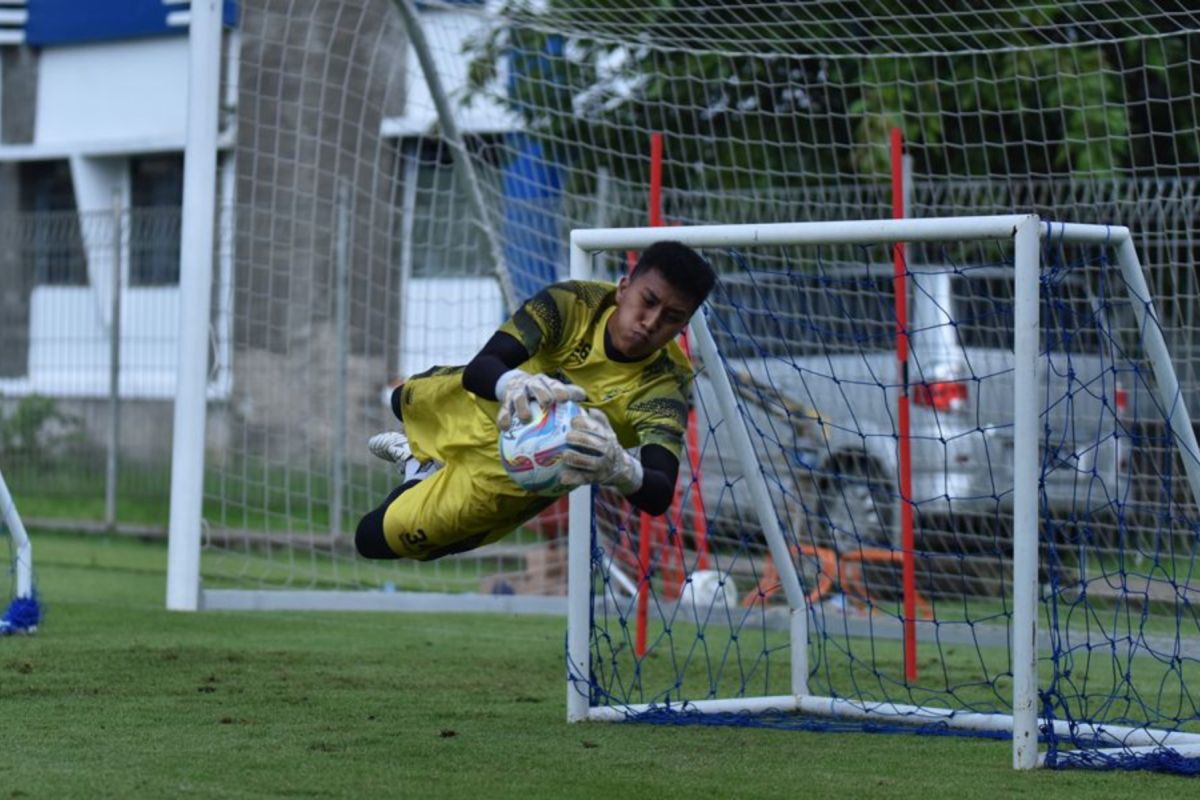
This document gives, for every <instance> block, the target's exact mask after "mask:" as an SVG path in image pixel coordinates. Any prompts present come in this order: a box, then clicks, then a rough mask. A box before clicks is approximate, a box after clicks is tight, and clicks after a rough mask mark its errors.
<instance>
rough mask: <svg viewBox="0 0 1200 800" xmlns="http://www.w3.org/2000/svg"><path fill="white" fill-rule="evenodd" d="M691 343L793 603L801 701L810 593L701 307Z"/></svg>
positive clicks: (795, 683) (795, 684) (796, 690)
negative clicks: (700, 363) (714, 395)
mask: <svg viewBox="0 0 1200 800" xmlns="http://www.w3.org/2000/svg"><path fill="white" fill-rule="evenodd" d="M689 328H690V331H691V334H690V339H691V341H693V342H695V343H696V349H697V350H698V351H699V352H700V360H701V362H703V364H704V374H705V375H707V376H708V379H709V380H711V381H712V386H713V392H714V393H715V394H716V396H717V406H718V408H720V410H721V417H722V419H723V420H724V424H725V425H728V426H730V430H731V432H732V436H733V445H734V451H735V455H736V456H737V462H738V464H739V466H741V468H742V475H743V476H744V477H745V481H746V487H747V488H748V489H749V490H750V497H751V498H753V500H754V508H755V510H756V511H757V512H758V521H759V524H761V525H762V532H763V537H764V538H766V540H767V547H768V549H769V550H770V552H771V558H773V559H774V560H775V566H776V569H777V570H778V572H779V582H780V584H782V586H783V593H784V596H785V597H787V601H788V612H789V614H790V615H791V616H790V619H789V629H790V631H791V655H792V674H791V682H792V694H793V695H795V696H796V697H801V696H803V695H806V694H808V616H807V614H808V601H807V599H806V598H805V595H804V589H803V588H802V587H801V586H800V578H799V576H798V575H797V574H796V570H795V567H794V565H795V563H796V562H795V561H794V560H793V559H792V552H791V550H790V549H789V548H788V543H787V539H786V538H784V535H783V529H782V528H781V527H780V525H779V515H778V514H777V513H776V512H775V502H774V501H773V500H772V499H771V490H770V489H769V488H768V487H767V481H766V479H765V478H764V477H763V473H762V467H761V465H760V463H759V457H758V454H757V453H755V452H754V444H753V442H752V440H751V438H750V428H749V426H747V424H746V418H745V417H744V416H742V414H741V412H740V410H739V409H738V405H737V395H736V394H735V392H734V390H733V382H732V381H730V379H729V373H728V372H726V370H725V362H724V361H722V360H721V354H720V352H719V351H718V350H717V342H716V340H715V339H713V335H712V330H710V329H709V326H708V318H707V317H706V316H705V309H704V308H701V309H700V310H699V311H697V312H696V313H695V314H693V315H692V321H691V323H690V325H689Z"/></svg>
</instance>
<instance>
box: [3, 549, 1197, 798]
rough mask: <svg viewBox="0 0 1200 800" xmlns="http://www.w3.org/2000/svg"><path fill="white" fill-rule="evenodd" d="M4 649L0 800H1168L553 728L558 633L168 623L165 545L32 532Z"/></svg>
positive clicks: (895, 739)
mask: <svg viewBox="0 0 1200 800" xmlns="http://www.w3.org/2000/svg"><path fill="white" fill-rule="evenodd" d="M33 538H34V547H35V560H36V565H37V574H38V580H39V586H40V589H41V592H42V596H43V599H44V601H45V604H46V606H47V608H48V616H47V619H46V621H45V624H44V625H43V627H42V629H41V630H40V631H39V632H38V633H37V634H36V635H35V636H30V637H12V638H8V639H0V713H2V715H3V723H2V726H0V730H2V731H3V733H2V734H0V738H2V739H3V747H0V798H17V797H20V798H43V797H44V798H74V797H80V798H97V797H121V798H126V797H130V798H132V797H136V798H143V797H146V798H152V797H179V796H184V797H186V796H192V797H221V798H251V797H297V796H300V797H347V798H350V797H354V798H359V797H415V798H424V797H452V798H504V797H520V798H522V799H523V800H530V799H532V798H564V797H570V798H576V797H581V798H591V797H595V798H615V797H622V796H645V797H680V798H696V797H705V798H726V797H729V798H735V797H736V798H743V797H744V798H756V797H763V798H767V797H796V796H810V795H815V796H830V797H838V798H850V797H852V798H859V797H887V798H921V799H922V800H927V799H928V798H938V797H952V798H957V799H958V800H961V798H963V797H984V796H987V797H1019V796H1049V795H1051V794H1052V795H1053V796H1054V797H1055V798H1075V797H1080V798H1082V797H1087V798H1095V797H1104V798H1122V797H1129V798H1134V797H1136V798H1139V799H1140V798H1144V797H1155V796H1180V795H1182V794H1183V793H1185V792H1190V791H1194V787H1193V784H1192V782H1191V781H1189V779H1186V778H1180V777H1173V776H1163V775H1153V774H1147V773H1088V772H1082V771H1069V772H1052V771H1046V770H1041V771H1036V772H1032V773H1017V772H1014V771H1013V770H1012V769H1011V768H1010V767H1009V764H1010V760H1011V749H1010V746H1009V744H1008V743H1007V742H1002V741H993V740H975V739H962V738H948V737H936V736H906V735H881V734H827V733H808V732H798V731H778V730H749V729H741V728H713V727H674V726H671V727H658V726H650V725H634V724H620V725H614V724H599V723H591V724H583V725H568V724H567V723H566V722H565V721H564V694H565V688H564V680H563V634H564V621H563V620H562V619H559V618H550V617H508V616H495V615H488V616H483V615H480V616H467V615H446V616H439V615H429V614H424V615H422V614H391V613H388V614H384V613H381V614H361V613H360V614H330V613H324V614H313V613H262V612H257V613H256V612H247V613H216V612H205V613H197V614H187V613H171V612H167V611H165V610H164V607H163V606H164V602H163V598H164V593H165V563H166V548H165V546H163V545H162V544H161V543H146V542H140V541H134V540H128V539H118V538H105V537H84V536H71V535H62V534H49V533H40V532H38V531H34V532H33Z"/></svg>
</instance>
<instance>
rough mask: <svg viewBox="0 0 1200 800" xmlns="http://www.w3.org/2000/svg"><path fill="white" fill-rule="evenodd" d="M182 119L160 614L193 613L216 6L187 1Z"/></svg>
mask: <svg viewBox="0 0 1200 800" xmlns="http://www.w3.org/2000/svg"><path fill="white" fill-rule="evenodd" d="M188 39H189V50H188V52H189V56H188V112H187V137H186V143H185V146H184V162H183V231H182V233H181V235H180V263H179V296H180V298H182V302H181V303H180V320H179V369H178V373H177V377H176V383H175V430H174V446H173V450H172V453H171V511H170V522H169V531H170V541H169V544H168V547H167V608H169V609H171V610H175V611H195V610H196V609H197V608H199V605H200V517H201V514H202V513H203V499H204V434H205V426H206V423H207V418H206V412H207V392H208V341H209V340H208V333H209V327H210V323H211V320H210V312H211V305H212V299H211V298H212V272H213V218H214V215H215V212H216V210H215V208H214V206H215V205H216V181H217V174H216V173H217V112H218V110H219V105H220V104H219V100H220V90H219V86H220V77H221V74H220V73H221V3H220V2H218V0H193V2H192V4H191V12H190V21H189V24H188Z"/></svg>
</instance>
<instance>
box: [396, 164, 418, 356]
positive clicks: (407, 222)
mask: <svg viewBox="0 0 1200 800" xmlns="http://www.w3.org/2000/svg"><path fill="white" fill-rule="evenodd" d="M419 148H420V145H419V144H417V145H407V144H406V145H404V146H403V149H402V155H401V158H403V159H404V194H403V199H402V200H401V203H400V287H399V294H400V297H399V302H400V305H399V307H400V315H399V316H400V331H399V339H400V352H399V354H398V357H397V361H398V362H399V368H398V370H397V373H396V374H397V375H399V376H406V375H409V374H411V373H412V372H413V364H411V363H410V359H409V357H408V347H409V341H408V333H407V331H408V322H409V320H408V314H409V310H410V309H411V307H412V304H411V303H410V302H409V293H410V292H412V273H413V241H412V238H413V226H414V225H415V224H416V215H417V180H418V178H419V177H420V174H421V170H420V158H421V154H420V151H419Z"/></svg>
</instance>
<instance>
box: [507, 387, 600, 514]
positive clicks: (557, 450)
mask: <svg viewBox="0 0 1200 800" xmlns="http://www.w3.org/2000/svg"><path fill="white" fill-rule="evenodd" d="M529 407H530V410H532V411H533V417H532V419H530V420H529V422H521V420H519V419H517V418H516V417H514V418H513V422H512V425H511V426H510V427H509V429H508V430H506V431H500V463H501V464H503V465H504V471H505V472H507V473H508V476H509V477H510V478H512V479H513V482H514V483H516V484H517V485H518V486H520V487H521V488H522V489H524V490H525V491H527V492H531V493H533V494H540V495H545V496H547V497H557V496H558V495H562V494H566V493H567V492H568V491H570V487H565V486H563V485H562V484H560V483H559V476H560V475H561V474H562V470H563V468H564V467H565V466H566V465H565V464H564V463H563V456H564V455H566V452H567V432H568V431H570V430H571V420H573V419H574V418H575V417H578V416H580V415H581V414H583V409H582V408H580V407H579V405H578V404H577V403H574V402H571V401H570V400H568V401H566V402H562V403H551V404H550V406H549V407H548V408H547V409H546V410H545V411H543V410H542V409H541V408H540V407H539V406H538V404H537V403H535V402H530V404H529Z"/></svg>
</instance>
